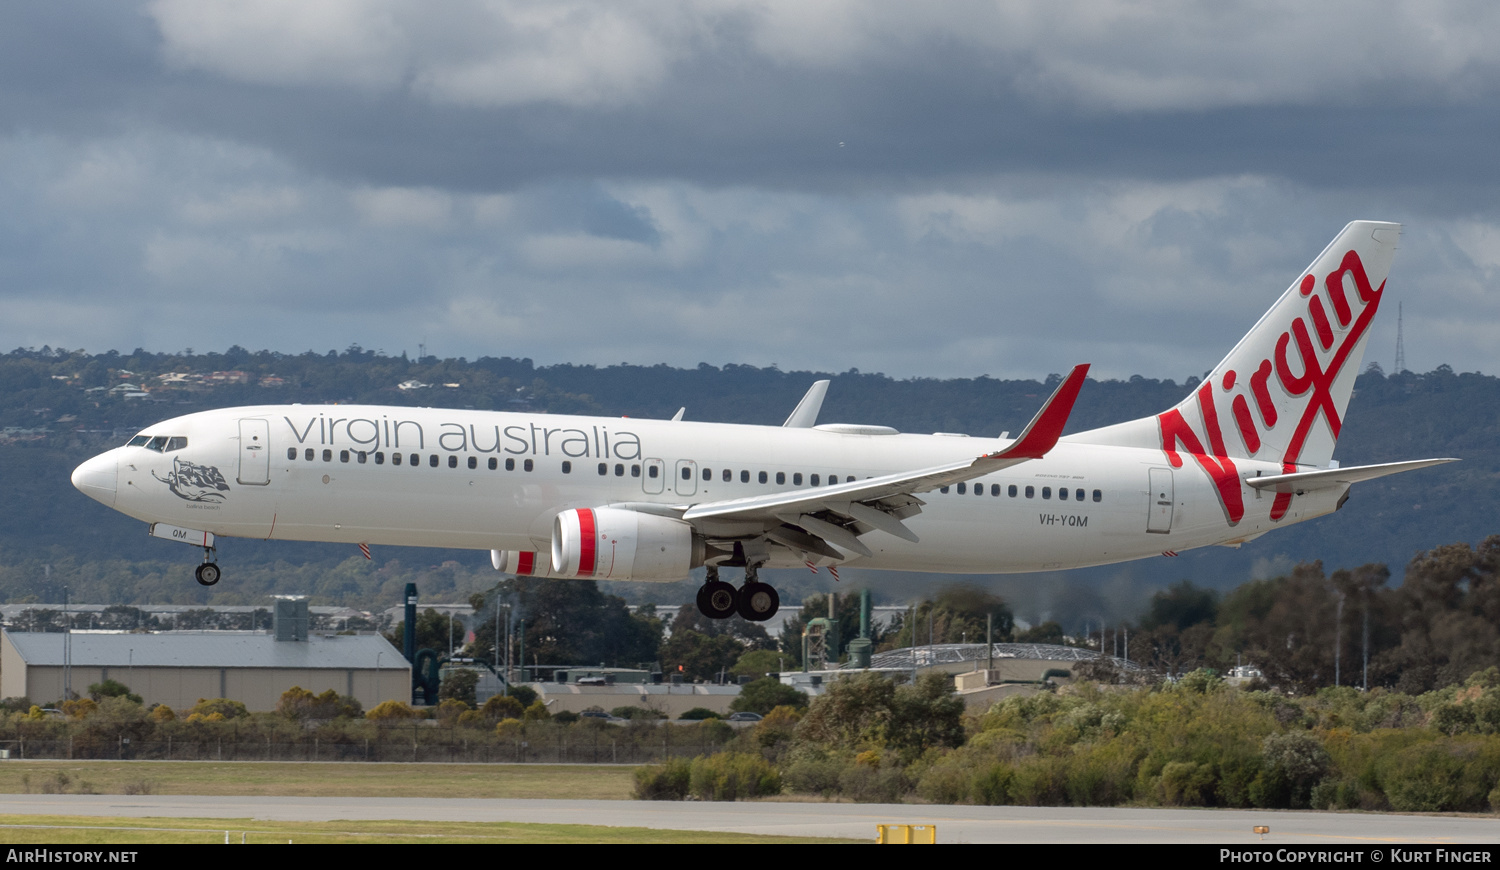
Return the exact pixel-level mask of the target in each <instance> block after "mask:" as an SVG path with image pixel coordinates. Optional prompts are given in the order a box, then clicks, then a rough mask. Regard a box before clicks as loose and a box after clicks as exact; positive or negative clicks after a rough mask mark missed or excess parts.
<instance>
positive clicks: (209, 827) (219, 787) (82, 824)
mask: <svg viewBox="0 0 1500 870" xmlns="http://www.w3.org/2000/svg"><path fill="white" fill-rule="evenodd" d="M634 770H635V768H633V767H624V766H613V765H571V764H567V765H564V764H558V765H541V764H486V765H473V764H348V763H327V764H301V763H299V764H283V763H274V762H258V761H257V762H195V761H129V762H122V761H5V762H0V793H5V794H63V793H66V794H160V795H225V796H285V797H405V798H412V797H443V798H530V799H547V798H555V799H571V800H626V799H629V798H630V797H631V787H632V784H633V779H632V776H633V774H634ZM226 831H228V832H229V839H230V842H233V843H239V842H241V839H242V837H243V840H244V842H247V843H286V842H288V841H291V842H294V843H516V842H526V843H848V842H858V841H850V840H834V839H812V838H795V837H764V836H752V835H741V834H728V833H716V832H712V831H664V830H656V829H651V828H611V827H602V826H594V825H541V824H522V823H510V822H443V823H432V822H402V821H391V822H364V821H359V822H351V821H345V822H273V821H260V820H252V819H193V818H150V819H137V818H95V817H83V816H17V815H0V842H3V843H7V844H19V843H27V844H32V843H34V844H41V845H52V844H68V845H89V844H114V845H132V844H151V843H223V842H224V836H225V832H226Z"/></svg>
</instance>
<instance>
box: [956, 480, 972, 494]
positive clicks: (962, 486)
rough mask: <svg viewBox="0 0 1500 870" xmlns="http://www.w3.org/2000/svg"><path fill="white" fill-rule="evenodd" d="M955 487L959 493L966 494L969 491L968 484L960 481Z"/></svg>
mask: <svg viewBox="0 0 1500 870" xmlns="http://www.w3.org/2000/svg"><path fill="white" fill-rule="evenodd" d="M957 489H958V494H959V495H966V494H968V492H969V485H968V484H966V483H963V482H961V481H960V482H959V484H958V487H957Z"/></svg>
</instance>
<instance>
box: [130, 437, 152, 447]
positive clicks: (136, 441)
mask: <svg viewBox="0 0 1500 870" xmlns="http://www.w3.org/2000/svg"><path fill="white" fill-rule="evenodd" d="M150 440H151V436H150V435H137V436H135V437H134V438H132V439H130V442H129V443H127V444H126V445H125V446H126V447H144V446H146V442H147V441H150Z"/></svg>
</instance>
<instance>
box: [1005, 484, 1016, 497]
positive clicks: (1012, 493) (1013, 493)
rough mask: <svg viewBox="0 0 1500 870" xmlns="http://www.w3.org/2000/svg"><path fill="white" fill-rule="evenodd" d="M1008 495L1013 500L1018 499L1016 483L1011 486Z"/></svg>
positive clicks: (1007, 491)
mask: <svg viewBox="0 0 1500 870" xmlns="http://www.w3.org/2000/svg"><path fill="white" fill-rule="evenodd" d="M1006 494H1007V495H1009V496H1010V497H1011V498H1015V497H1016V485H1015V484H1014V483H1013V484H1011V485H1010V489H1008V490H1006Z"/></svg>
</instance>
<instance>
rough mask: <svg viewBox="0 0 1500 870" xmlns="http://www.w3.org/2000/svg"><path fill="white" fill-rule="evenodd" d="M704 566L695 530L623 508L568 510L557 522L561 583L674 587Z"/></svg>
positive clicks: (555, 561)
mask: <svg viewBox="0 0 1500 870" xmlns="http://www.w3.org/2000/svg"><path fill="white" fill-rule="evenodd" d="M701 564H703V540H702V539H701V538H696V537H694V535H693V527H692V525H691V524H689V523H687V522H684V521H683V520H678V519H673V518H671V517H660V516H656V515H654V514H644V513H640V512H638V511H632V510H624V509H621V508H578V509H576V510H566V511H563V512H562V513H560V514H558V515H557V518H556V519H554V520H553V521H552V571H553V572H554V574H555V576H559V577H593V578H595V579H598V580H655V581H660V582H675V581H677V580H683V579H685V578H686V577H687V576H688V572H689V571H691V570H692V569H694V568H696V567H697V566H699V565H701Z"/></svg>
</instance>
